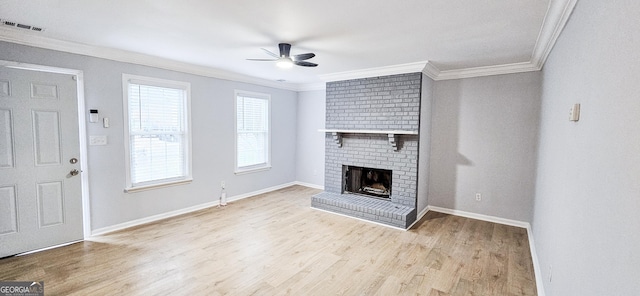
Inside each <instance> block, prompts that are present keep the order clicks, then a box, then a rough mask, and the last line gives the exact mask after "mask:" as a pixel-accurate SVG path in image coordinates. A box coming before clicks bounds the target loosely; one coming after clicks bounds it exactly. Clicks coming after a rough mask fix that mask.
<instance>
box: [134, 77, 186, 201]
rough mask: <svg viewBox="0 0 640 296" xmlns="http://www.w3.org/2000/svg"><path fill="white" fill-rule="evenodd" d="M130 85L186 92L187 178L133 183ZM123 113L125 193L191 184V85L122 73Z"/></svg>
mask: <svg viewBox="0 0 640 296" xmlns="http://www.w3.org/2000/svg"><path fill="white" fill-rule="evenodd" d="M129 84H138V85H151V86H156V87H162V88H172V89H180V90H183V91H184V94H185V98H184V101H183V107H184V118H183V120H184V122H183V124H184V134H185V136H186V139H185V141H186V143H182V145H183V147H184V148H185V151H184V153H185V154H186V155H185V156H186V157H185V159H184V164H185V170H184V174H185V176H182V177H179V178H173V179H170V180H166V179H165V180H157V179H156V180H151V181H147V182H142V183H138V184H137V185H136V186H134V185H133V183H132V181H131V151H130V148H131V142H130V141H131V131H130V129H129ZM122 112H123V118H124V123H123V125H122V126H123V132H124V141H123V142H124V152H125V153H124V160H125V188H124V192H126V193H133V192H137V191H143V190H150V189H155V188H161V187H167V186H174V185H181V184H185V183H190V182H191V181H192V180H193V163H192V159H193V156H192V148H191V146H192V139H191V129H192V125H191V83H190V82H183V81H175V80H167V79H161V78H156V77H147V76H139V75H131V74H126V73H122Z"/></svg>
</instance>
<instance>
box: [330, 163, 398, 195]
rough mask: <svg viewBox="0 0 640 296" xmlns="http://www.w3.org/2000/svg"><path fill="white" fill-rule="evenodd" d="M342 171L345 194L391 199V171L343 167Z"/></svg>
mask: <svg viewBox="0 0 640 296" xmlns="http://www.w3.org/2000/svg"><path fill="white" fill-rule="evenodd" d="M342 171H343V176H344V180H343V192H344V193H353V194H360V195H366V196H371V197H376V198H382V199H389V198H391V179H392V178H391V177H392V174H391V171H390V170H383V169H375V168H367V167H357V166H348V165H343V166H342Z"/></svg>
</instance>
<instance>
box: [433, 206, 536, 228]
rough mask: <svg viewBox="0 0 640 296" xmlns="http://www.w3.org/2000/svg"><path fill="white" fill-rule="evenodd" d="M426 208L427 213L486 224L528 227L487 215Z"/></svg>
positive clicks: (523, 223)
mask: <svg viewBox="0 0 640 296" xmlns="http://www.w3.org/2000/svg"><path fill="white" fill-rule="evenodd" d="M427 208H428V209H429V211H434V212H438V213H443V214H449V215H454V216H460V217H465V218H471V219H476V220H482V221H487V222H493V223H498V224H504V225H509V226H515V227H521V228H527V227H528V226H529V223H528V222H522V221H518V220H511V219H505V218H500V217H495V216H488V215H482V214H476V213H471V212H465V211H460V210H452V209H447V208H441V207H435V206H427Z"/></svg>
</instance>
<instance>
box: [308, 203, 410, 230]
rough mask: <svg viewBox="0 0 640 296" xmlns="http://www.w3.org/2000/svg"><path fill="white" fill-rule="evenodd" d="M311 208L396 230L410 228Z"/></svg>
mask: <svg viewBox="0 0 640 296" xmlns="http://www.w3.org/2000/svg"><path fill="white" fill-rule="evenodd" d="M311 208H312V209H314V210H316V211H321V212H325V213H329V214H334V215H338V216H342V217H345V218H349V219H356V220H360V221H362V222H367V223H372V224H376V225H380V226H385V227H389V228H393V229H396V230H402V231H407V230H408V229H404V228H401V227H396V226H391V225H388V224H383V223H380V222H375V221H371V220H366V219H362V218H358V217H354V216H348V215H345V214H341V213H336V212H331V211H327V210H323V209H319V208H315V207H313V206H311Z"/></svg>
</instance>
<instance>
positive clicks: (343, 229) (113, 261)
mask: <svg viewBox="0 0 640 296" xmlns="http://www.w3.org/2000/svg"><path fill="white" fill-rule="evenodd" d="M317 192H319V190H316V189H310V188H306V187H302V186H292V187H289V188H285V189H282V190H278V191H274V192H271V193H267V194H262V195H259V196H256V197H252V198H248V199H244V200H241V201H237V202H234V203H231V204H229V206H227V208H224V209H218V208H210V209H206V210H202V211H199V212H195V213H192V214H187V215H183V216H179V217H175V218H171V219H167V220H163V221H159V222H155V223H152V224H147V225H144V226H139V227H136V228H132V229H127V230H123V231H120V232H116V233H112V234H108V235H104V236H100V237H97V238H94V239H92V240H91V241H85V242H82V243H76V244H73V245H69V246H66V247H61V248H57V249H53V250H48V251H43V252H39V253H35V254H30V255H26V256H21V257H11V258H5V259H1V260H0V280H24V281H44V282H45V292H46V293H47V295H430V296H434V295H536V288H535V280H534V275H533V266H532V261H531V256H530V253H529V246H528V241H527V235H526V230H525V229H522V228H517V227H510V226H504V225H499V224H494V223H489V222H483V221H478V220H473V219H467V218H461V217H456V216H450V215H445V214H440V213H435V212H429V213H428V214H427V215H426V216H425V217H424V218H423V219H422V220H421V221H420V222H419V223H418V224H417V225H416V226H414V228H413V229H412V230H410V231H406V232H405V231H401V230H395V229H390V228H387V227H384V226H378V225H375V224H371V223H367V222H362V221H358V220H355V219H351V218H346V217H342V216H338V215H334V214H330V213H325V212H322V211H317V210H313V209H311V208H310V207H309V204H310V197H311V195H313V194H315V193H317Z"/></svg>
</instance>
